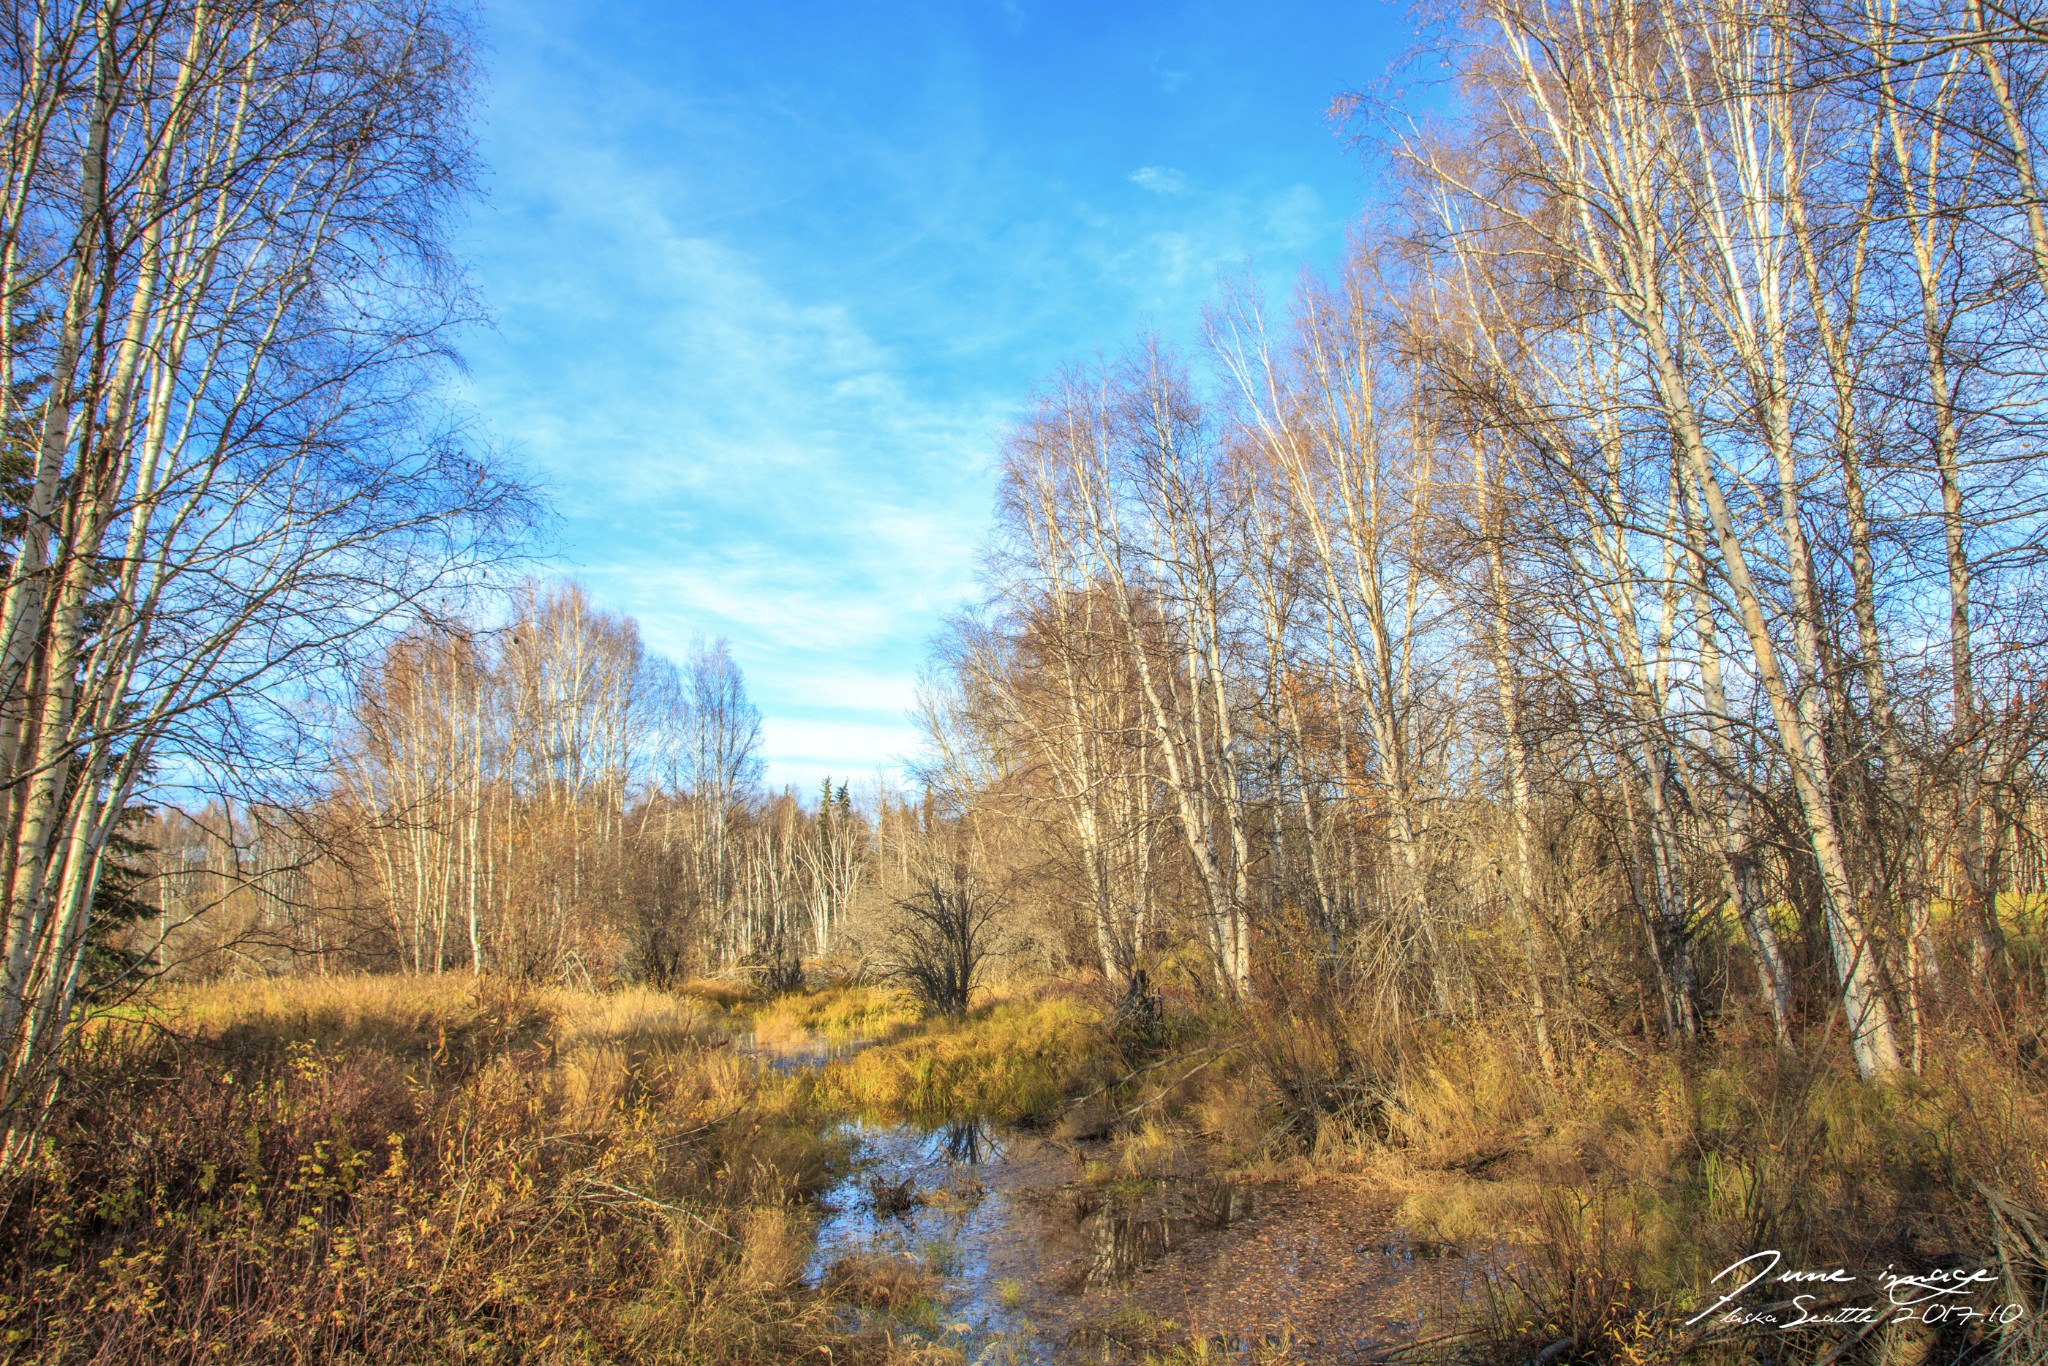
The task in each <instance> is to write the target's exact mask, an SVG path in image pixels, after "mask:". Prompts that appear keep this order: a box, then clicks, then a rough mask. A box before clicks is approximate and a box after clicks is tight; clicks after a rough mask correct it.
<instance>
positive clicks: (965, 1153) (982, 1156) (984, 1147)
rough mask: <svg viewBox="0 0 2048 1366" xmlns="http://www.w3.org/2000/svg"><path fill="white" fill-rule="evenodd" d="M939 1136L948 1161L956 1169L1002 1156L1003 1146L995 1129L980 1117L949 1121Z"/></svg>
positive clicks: (973, 1116) (970, 1116)
mask: <svg viewBox="0 0 2048 1366" xmlns="http://www.w3.org/2000/svg"><path fill="white" fill-rule="evenodd" d="M939 1134H940V1142H941V1143H942V1144H943V1145H944V1150H945V1154H946V1161H947V1162H949V1163H951V1164H952V1165H954V1166H956V1167H959V1166H971V1165H975V1164H978V1163H982V1162H987V1161H990V1160H991V1159H993V1158H996V1157H1000V1156H1001V1155H1002V1151H1003V1145H1002V1144H1001V1143H1000V1142H999V1141H998V1140H997V1138H996V1131H995V1127H994V1126H993V1125H991V1124H990V1123H989V1122H988V1120H987V1119H985V1118H983V1117H982V1116H980V1115H968V1116H966V1117H964V1118H961V1119H954V1120H948V1121H947V1122H946V1127H945V1128H943V1129H941V1130H940V1131H939Z"/></svg>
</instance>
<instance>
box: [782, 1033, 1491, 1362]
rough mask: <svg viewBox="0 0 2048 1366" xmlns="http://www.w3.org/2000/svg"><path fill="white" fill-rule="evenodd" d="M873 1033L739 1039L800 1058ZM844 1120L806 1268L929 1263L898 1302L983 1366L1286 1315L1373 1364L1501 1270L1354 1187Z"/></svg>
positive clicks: (897, 1320) (912, 1318)
mask: <svg viewBox="0 0 2048 1366" xmlns="http://www.w3.org/2000/svg"><path fill="white" fill-rule="evenodd" d="M864 1046H865V1042H864V1041H860V1040H855V1041H852V1042H848V1043H842V1044H837V1045H827V1044H823V1043H815V1044H812V1045H808V1046H803V1047H798V1048H793V1049H792V1048H780V1049H773V1050H770V1049H761V1048H754V1047H752V1046H748V1045H742V1047H743V1048H744V1049H745V1051H747V1052H750V1053H752V1054H753V1055H754V1056H755V1057H756V1058H757V1059H758V1060H759V1061H760V1063H761V1065H762V1066H764V1067H773V1068H775V1069H776V1070H778V1071H783V1072H789V1071H795V1070H798V1069H800V1068H804V1067H813V1066H820V1065H823V1064H825V1063H827V1062H830V1061H832V1060H834V1059H835V1058H839V1057H845V1056H849V1055H851V1054H852V1053H854V1052H858V1051H859V1050H860V1048H862V1047H864ZM838 1130H839V1135H840V1136H841V1137H843V1138H844V1139H846V1140H847V1146H848V1149H849V1151H850V1153H851V1159H850V1161H849V1163H848V1166H847V1169H846V1171H845V1172H844V1173H843V1174H842V1176H841V1177H840V1179H839V1180H838V1181H837V1182H836V1183H835V1184H834V1185H833V1186H832V1187H831V1188H830V1189H829V1190H827V1191H826V1192H825V1193H824V1194H823V1196H822V1197H821V1200H820V1218H819V1224H818V1229H817V1238H816V1243H815V1245H814V1247H813V1249H812V1252H811V1256H810V1260H809V1264H808V1266H807V1268H806V1272H805V1276H806V1279H807V1280H808V1281H809V1282H810V1283H812V1284H819V1283H822V1282H824V1281H825V1280H826V1279H827V1278H828V1277H832V1276H834V1275H835V1274H837V1275H842V1276H843V1275H846V1274H847V1269H848V1268H859V1267H861V1266H863V1265H865V1266H870V1267H872V1266H877V1265H881V1266H885V1267H886V1266H890V1265H893V1266H898V1267H912V1266H914V1267H915V1268H918V1269H919V1271H918V1275H919V1278H920V1283H921V1284H922V1285H923V1286H924V1287H925V1293H923V1294H922V1295H920V1296H918V1297H917V1300H916V1302H915V1303H914V1304H912V1305H910V1306H908V1312H906V1307H905V1306H902V1305H892V1307H891V1308H890V1309H889V1310H888V1312H887V1315H886V1322H887V1324H888V1326H889V1327H890V1328H891V1330H892V1332H895V1333H896V1334H897V1335H898V1337H899V1339H900V1338H901V1337H902V1336H903V1335H905V1334H906V1333H907V1334H909V1335H911V1336H914V1337H920V1338H924V1339H927V1340H930V1341H932V1342H935V1343H940V1344H943V1345H945V1346H948V1347H951V1348H953V1349H955V1350H958V1351H961V1352H962V1353H964V1355H965V1356H966V1357H967V1359H968V1360H969V1361H970V1362H974V1363H978V1364H979V1363H1025V1362H1068V1361H1088V1362H1096V1361H1105V1360H1110V1361H1114V1360H1122V1359H1126V1356H1125V1353H1124V1352H1123V1351H1122V1350H1121V1345H1120V1341H1119V1336H1118V1335H1119V1334H1120V1333H1129V1334H1130V1335H1131V1336H1132V1337H1133V1339H1136V1338H1142V1337H1143V1335H1144V1332H1145V1331H1147V1330H1148V1327H1149V1326H1151V1325H1156V1324H1158V1323H1159V1322H1160V1321H1162V1320H1168V1319H1170V1320H1172V1321H1175V1322H1177V1323H1179V1324H1180V1325H1181V1326H1182V1328H1183V1329H1192V1328H1196V1327H1197V1326H1198V1325H1210V1324H1224V1325H1227V1324H1231V1323H1238V1324H1243V1325H1246V1326H1245V1327H1243V1328H1241V1329H1239V1330H1237V1331H1231V1330H1229V1329H1228V1328H1226V1329H1225V1330H1224V1331H1221V1332H1217V1333H1213V1334H1212V1333H1210V1332H1209V1331H1208V1329H1207V1328H1206V1327H1204V1328H1202V1332H1203V1335H1204V1336H1205V1337H1208V1338H1209V1340H1210V1345H1211V1347H1212V1349H1216V1350H1219V1351H1220V1352H1221V1353H1223V1354H1226V1355H1228V1354H1234V1353H1236V1352H1240V1351H1244V1350H1247V1349H1248V1348H1250V1347H1252V1346H1254V1345H1260V1344H1265V1343H1268V1342H1270V1341H1272V1340H1273V1338H1272V1335H1271V1334H1270V1333H1269V1332H1267V1331H1266V1330H1265V1329H1263V1328H1256V1327H1253V1326H1252V1325H1258V1324H1265V1323H1270V1324H1276V1325H1293V1326H1294V1340H1295V1341H1296V1342H1297V1343H1299V1344H1300V1346H1301V1348H1302V1351H1301V1357H1302V1359H1304V1360H1335V1361H1364V1360H1375V1359H1379V1358H1380V1357H1381V1355H1382V1354H1383V1353H1384V1352H1385V1350H1386V1349H1387V1348H1389V1347H1392V1346H1394V1345H1395V1344H1397V1343H1400V1342H1403V1341H1410V1342H1412V1341H1413V1340H1415V1338H1417V1337H1418V1336H1424V1335H1426V1334H1427V1333H1428V1332H1430V1331H1434V1330H1435V1329H1437V1328H1440V1327H1441V1318H1440V1312H1441V1305H1442V1303H1443V1302H1444V1301H1445V1299H1446V1298H1447V1297H1448V1296H1450V1295H1452V1294H1455V1293H1458V1292H1462V1291H1464V1290H1468V1289H1470V1288H1471V1287H1472V1286H1473V1285H1474V1283H1475V1281H1477V1280H1479V1279H1483V1278H1486V1277H1489V1276H1491V1275H1493V1274H1495V1272H1496V1271H1497V1268H1498V1262H1497V1259H1496V1258H1495V1257H1494V1256H1493V1254H1492V1253H1491V1252H1489V1251H1480V1252H1467V1251H1463V1250H1460V1249H1456V1248H1448V1247H1444V1246H1442V1245H1436V1244H1428V1243H1421V1242H1417V1241H1414V1240H1411V1239H1408V1238H1406V1237H1404V1236H1403V1235H1402V1234H1401V1233H1400V1231H1399V1230H1398V1229H1394V1228H1392V1227H1390V1226H1389V1225H1388V1224H1387V1223H1386V1221H1385V1219H1384V1217H1383V1214H1382V1215H1381V1216H1379V1217H1374V1216H1372V1215H1369V1214H1368V1213H1367V1211H1368V1209H1369V1208H1370V1207H1369V1206H1366V1205H1364V1204H1362V1203H1361V1202H1360V1201H1359V1200H1358V1199H1357V1197H1356V1195H1355V1193H1354V1194H1352V1195H1350V1196H1349V1197H1348V1198H1346V1197H1345V1196H1344V1195H1343V1193H1342V1192H1341V1191H1336V1190H1332V1191H1325V1192H1321V1193H1320V1194H1318V1193H1316V1192H1308V1193H1304V1192H1302V1191H1300V1190H1298V1189H1294V1188H1290V1187H1288V1186H1285V1185H1282V1186H1276V1187H1259V1186H1253V1185H1248V1184H1245V1183H1241V1182H1235V1181H1229V1180H1219V1179H1216V1178H1214V1177H1211V1176H1206V1175H1202V1174H1199V1173H1190V1174H1185V1175H1180V1176H1169V1177H1165V1178H1154V1179H1151V1180H1147V1181H1134V1180H1128V1179H1126V1180H1108V1179H1106V1167H1105V1165H1104V1164H1103V1163H1102V1162H1101V1161H1099V1160H1093V1161H1091V1159H1101V1158H1104V1157H1107V1156H1108V1152H1107V1150H1106V1149H1103V1148H1100V1147H1098V1146H1096V1145H1089V1148H1090V1150H1088V1151H1084V1150H1083V1149H1082V1148H1080V1147H1077V1146H1076V1145H1073V1144H1070V1143H1066V1142H1062V1141H1060V1140H1058V1139H1054V1138H1051V1137H1047V1136H1044V1135H1040V1134H1036V1133H1027V1132H1021V1131H1017V1130H1012V1129H1004V1128H1001V1127H999V1126H996V1125H993V1124H991V1123H989V1122H988V1121H986V1120H982V1119H978V1118H971V1117H969V1118H960V1119H955V1120H953V1121H950V1122H947V1123H943V1124H938V1125H935V1126H927V1125H918V1124H913V1123H890V1122H876V1121H870V1120H860V1119H848V1120H843V1121H840V1122H839V1124H838ZM1091 1177H1092V1178H1093V1179H1089V1178H1091ZM1262 1212H1263V1213H1266V1214H1268V1215H1269V1216H1271V1217H1269V1218H1266V1219H1263V1220H1261V1219H1259V1218H1257V1216H1258V1215H1259V1214H1261V1213H1262ZM835 1268H837V1271H835ZM866 1316H867V1317H868V1318H869V1319H870V1320H871V1321H873V1322H875V1323H877V1324H879V1323H881V1322H884V1321H885V1319H884V1316H883V1315H881V1314H879V1313H876V1312H874V1311H869V1312H868V1313H867V1315H866ZM1304 1327H1306V1328H1307V1329H1308V1332H1307V1333H1306V1334H1304V1332H1303V1328H1304ZM1284 1331H1285V1330H1284V1328H1283V1332H1284ZM1128 1345H1130V1346H1132V1347H1136V1346H1137V1345H1138V1343H1137V1341H1135V1340H1133V1341H1131V1342H1130V1343H1129V1344H1128Z"/></svg>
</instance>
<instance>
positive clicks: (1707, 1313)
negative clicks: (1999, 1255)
mask: <svg viewBox="0 0 2048 1366" xmlns="http://www.w3.org/2000/svg"><path fill="white" fill-rule="evenodd" d="M1784 1260H1785V1258H1784V1254H1783V1253H1781V1252H1779V1251H1777V1250H1776V1249H1769V1250H1766V1251H1763V1252H1752V1253H1750V1254H1749V1256H1747V1257H1744V1258H1743V1259H1742V1260H1740V1261H1738V1262H1734V1263H1732V1264H1730V1265H1728V1266H1726V1267H1723V1268H1722V1269H1721V1271H1720V1273H1719V1274H1717V1275H1716V1276H1715V1277H1714V1279H1713V1280H1712V1281H1710V1282H1708V1284H1710V1285H1718V1284H1720V1283H1721V1282H1722V1281H1723V1280H1725V1279H1727V1278H1729V1277H1733V1276H1738V1275H1745V1274H1746V1275H1747V1279H1746V1280H1743V1281H1742V1282H1741V1284H1739V1285H1736V1286H1735V1287H1734V1289H1732V1290H1730V1291H1729V1292H1728V1293H1727V1294H1725V1295H1723V1296H1721V1298H1720V1299H1718V1300H1716V1301H1714V1302H1713V1303H1712V1304H1710V1305H1708V1306H1707V1307H1706V1308H1705V1309H1702V1310H1701V1311H1700V1312H1699V1313H1697V1314H1695V1315H1693V1316H1692V1317H1691V1318H1689V1319H1687V1320H1686V1321H1685V1326H1686V1327H1688V1328H1690V1327H1692V1326H1693V1325H1694V1324H1696V1323H1698V1322H1699V1321H1700V1320H1702V1319H1706V1318H1712V1317H1713V1316H1714V1315H1716V1314H1721V1315H1722V1319H1723V1321H1724V1322H1727V1323H1730V1324H1769V1325H1771V1326H1773V1327H1777V1328H1799V1327H1814V1326H1819V1325H1822V1324H1866V1323H1870V1322H1872V1321H1873V1320H1874V1319H1875V1318H1876V1317H1877V1316H1878V1315H1879V1314H1890V1315H1894V1316H1898V1317H1920V1318H1925V1319H1927V1320H1928V1321H1930V1322H1932V1321H1935V1320H1936V1319H1937V1318H1939V1317H1947V1316H1948V1314H1947V1312H1946V1311H1948V1310H1949V1309H1951V1308H1955V1309H1957V1310H1958V1312H1959V1315H1964V1314H1966V1315H1968V1316H1971V1317H1987V1318H1992V1319H1994V1320H1997V1321H2002V1322H2009V1321H2010V1318H2011V1317H2012V1316H2011V1315H2009V1314H2006V1313H2005V1312H2004V1310H2006V1309H2017V1306H2001V1307H2000V1308H1999V1309H1995V1310H1974V1309H1970V1310H1964V1309H1962V1308H1961V1305H1962V1301H1964V1300H1965V1299H1974V1298H1975V1297H1976V1296H1977V1294H1978V1292H1980V1291H1982V1290H1984V1289H1985V1288H1987V1287H1989V1286H1992V1285H1995V1284H1996V1283H1997V1281H1998V1276H1997V1274H1996V1273H1995V1272H1992V1271H1989V1270H1987V1269H1984V1268H1982V1267H1977V1268H1970V1267H1950V1268H1942V1269H1937V1270H1934V1271H1920V1272H1903V1271H1895V1270H1893V1269H1892V1268H1891V1267H1886V1268H1885V1269H1884V1271H1883V1272H1882V1273H1881V1274H1879V1275H1878V1276H1876V1277H1875V1278H1874V1279H1875V1280H1876V1282H1877V1286H1878V1288H1879V1290H1881V1291H1882V1292H1883V1297H1884V1298H1883V1301H1882V1302H1881V1303H1875V1304H1867V1305H1843V1306H1837V1307H1835V1308H1833V1309H1830V1310H1828V1311H1826V1312H1824V1313H1820V1314H1815V1313H1813V1312H1811V1311H1812V1308H1813V1306H1814V1304H1815V1303H1816V1302H1817V1301H1818V1299H1819V1295H1818V1294H1816V1293H1814V1292H1813V1291H1810V1290H1809V1291H1808V1292H1807V1293H1804V1294H1797V1295H1794V1296H1793V1297H1792V1301H1791V1307H1792V1309H1793V1311H1794V1312H1795V1313H1796V1314H1797V1315H1798V1317H1797V1318H1794V1319H1791V1320H1788V1321H1785V1322H1780V1321H1779V1319H1778V1316H1777V1314H1776V1313H1775V1312H1773V1311H1766V1310H1754V1309H1744V1308H1741V1307H1737V1308H1735V1309H1732V1310H1731V1309H1729V1308H1728V1306H1730V1305H1732V1304H1735V1303H1736V1301H1738V1300H1740V1299H1741V1298H1742V1297H1743V1296H1744V1295H1746V1294H1748V1293H1749V1292H1750V1291H1751V1290H1752V1289H1754V1288H1755V1287H1756V1286H1758V1285H1761V1284H1765V1283H1769V1284H1771V1285H1783V1286H1787V1287H1798V1288H1801V1289H1804V1288H1806V1287H1832V1286H1845V1287H1846V1286H1856V1285H1861V1284H1862V1283H1863V1281H1864V1280H1865V1279H1866V1278H1865V1277H1863V1276H1859V1275H1857V1274H1856V1273H1854V1272H1852V1271H1850V1270H1849V1269H1848V1268H1847V1267H1841V1266H1836V1267H1827V1268H1822V1269H1812V1268H1788V1269H1786V1270H1782V1271H1781V1270H1779V1267H1780V1266H1781V1265H1782V1264H1783V1263H1784ZM1724 1310H1727V1312H1726V1313H1723V1311H1724ZM1902 1310H1903V1311H1905V1312H1904V1313H1903V1314H1900V1313H1899V1312H1898V1311H1902ZM1916 1311H1917V1312H1916ZM1936 1311H1941V1312H1939V1313H1937V1312H1936Z"/></svg>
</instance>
